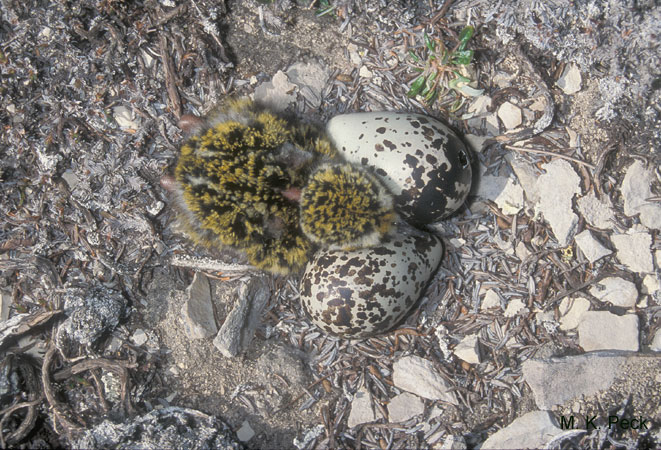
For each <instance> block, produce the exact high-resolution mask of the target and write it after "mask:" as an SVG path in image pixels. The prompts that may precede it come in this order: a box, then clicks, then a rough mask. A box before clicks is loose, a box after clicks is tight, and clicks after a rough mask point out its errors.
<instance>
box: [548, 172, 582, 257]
mask: <svg viewBox="0 0 661 450" xmlns="http://www.w3.org/2000/svg"><path fill="white" fill-rule="evenodd" d="M542 168H543V169H544V170H546V173H545V174H543V175H542V176H540V177H539V179H538V180H537V192H538V193H539V202H538V203H537V210H538V211H539V212H540V213H542V215H543V216H544V219H545V220H546V221H547V222H548V223H549V225H550V226H551V229H552V230H553V234H554V235H555V238H556V239H557V240H558V243H559V244H560V245H561V246H563V247H564V246H566V245H568V244H569V243H570V242H571V238H572V236H573V234H574V233H575V232H576V226H577V225H578V216H577V215H576V214H574V211H573V209H572V199H573V198H574V195H576V194H580V192H581V190H580V187H579V184H580V181H581V180H580V178H579V176H578V175H577V174H576V172H575V171H574V169H573V168H572V166H571V164H569V163H568V162H567V161H565V160H561V159H556V160H555V161H551V162H550V163H547V164H544V165H543V166H542Z"/></svg>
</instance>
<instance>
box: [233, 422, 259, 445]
mask: <svg viewBox="0 0 661 450" xmlns="http://www.w3.org/2000/svg"><path fill="white" fill-rule="evenodd" d="M254 436H255V430H253V429H252V427H251V426H250V423H249V422H248V421H247V420H244V421H243V423H242V424H241V427H240V428H239V429H238V430H236V437H237V438H238V439H239V440H240V441H241V442H248V441H249V440H250V439H252V438H253V437H254Z"/></svg>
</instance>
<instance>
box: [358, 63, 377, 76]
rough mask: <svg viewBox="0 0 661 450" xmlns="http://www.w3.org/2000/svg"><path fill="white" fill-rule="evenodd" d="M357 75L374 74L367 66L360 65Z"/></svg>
mask: <svg viewBox="0 0 661 450" xmlns="http://www.w3.org/2000/svg"><path fill="white" fill-rule="evenodd" d="M358 75H360V76H361V77H362V78H372V76H373V75H374V74H373V73H372V71H371V70H369V69H368V68H367V66H361V67H360V70H359V71H358Z"/></svg>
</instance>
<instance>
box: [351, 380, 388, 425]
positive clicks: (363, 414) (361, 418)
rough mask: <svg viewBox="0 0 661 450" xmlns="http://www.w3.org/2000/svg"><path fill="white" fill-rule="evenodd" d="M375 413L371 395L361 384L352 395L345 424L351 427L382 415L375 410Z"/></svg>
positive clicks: (371, 420) (372, 420)
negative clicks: (375, 412) (349, 410)
mask: <svg viewBox="0 0 661 450" xmlns="http://www.w3.org/2000/svg"><path fill="white" fill-rule="evenodd" d="M377 413H378V415H377V414H374V410H373V409H372V395H371V394H370V393H369V391H368V390H367V389H365V387H364V386H363V387H361V388H360V389H359V390H358V391H357V392H356V394H355V395H354V396H353V401H352V402H351V412H350V413H349V420H348V422H347V426H348V427H349V428H353V427H355V426H356V425H360V424H361V423H369V422H374V421H375V420H377V419H380V418H381V417H382V415H381V412H380V411H378V410H377Z"/></svg>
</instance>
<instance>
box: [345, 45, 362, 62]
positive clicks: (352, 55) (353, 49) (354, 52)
mask: <svg viewBox="0 0 661 450" xmlns="http://www.w3.org/2000/svg"><path fill="white" fill-rule="evenodd" d="M347 50H348V51H349V59H350V60H351V64H353V65H354V66H358V65H360V63H361V62H362V58H361V57H360V54H359V53H358V46H357V45H356V44H349V45H347Z"/></svg>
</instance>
